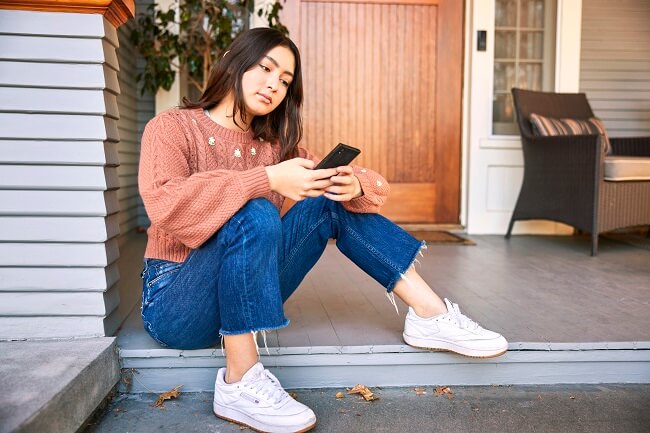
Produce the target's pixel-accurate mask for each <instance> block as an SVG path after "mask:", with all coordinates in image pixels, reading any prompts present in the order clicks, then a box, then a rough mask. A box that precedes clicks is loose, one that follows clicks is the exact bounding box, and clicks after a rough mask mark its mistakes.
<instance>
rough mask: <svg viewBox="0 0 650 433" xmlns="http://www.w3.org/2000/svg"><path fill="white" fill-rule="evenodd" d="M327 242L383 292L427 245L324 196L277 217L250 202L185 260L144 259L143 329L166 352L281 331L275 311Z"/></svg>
mask: <svg viewBox="0 0 650 433" xmlns="http://www.w3.org/2000/svg"><path fill="white" fill-rule="evenodd" d="M329 239H336V245H337V247H338V248H339V250H341V252H342V253H343V254H344V255H345V256H347V257H348V258H349V259H350V260H352V262H354V263H355V264H356V265H357V266H359V267H360V268H361V269H362V270H364V271H365V272H366V273H367V274H368V275H370V276H371V277H372V278H374V279H375V280H376V281H378V282H379V283H380V284H381V285H382V286H384V287H385V288H386V289H387V292H389V293H390V292H391V291H392V290H393V287H394V286H395V283H396V282H397V281H398V280H399V278H401V276H402V275H403V274H404V273H405V272H406V271H407V270H408V268H409V266H410V265H411V264H412V262H413V261H414V260H415V258H416V255H417V253H418V252H419V251H420V248H421V247H422V246H423V244H424V243H423V242H420V241H417V240H416V239H415V238H414V237H412V236H411V235H410V234H408V233H407V232H406V231H404V230H402V229H401V228H400V227H399V226H397V225H395V224H394V223H393V222H391V221H389V220H388V219H386V218H384V217H383V216H381V215H378V214H357V213H352V212H349V211H347V210H346V209H345V208H343V206H342V205H341V204H340V203H338V202H335V201H332V200H328V199H326V198H325V197H319V198H308V199H305V200H302V201H300V202H298V203H296V204H295V205H294V206H293V207H292V208H291V209H290V210H289V212H287V213H286V215H284V217H282V218H280V213H279V211H278V209H277V208H276V207H275V206H274V205H273V204H272V203H271V202H270V201H268V200H266V199H254V200H251V201H249V202H248V203H247V204H246V205H245V206H244V207H243V208H241V209H240V210H239V211H238V212H237V213H236V214H235V215H234V216H233V217H232V218H230V220H228V222H227V223H226V224H224V225H223V226H222V227H221V229H219V231H217V232H216V233H215V234H214V235H213V236H212V237H211V238H210V239H209V240H207V241H206V242H205V243H204V244H203V245H201V247H199V248H197V249H195V250H192V251H191V252H190V254H189V256H188V257H187V259H185V261H184V262H183V263H176V262H171V261H166V260H160V259H145V261H144V270H143V272H142V279H143V291H142V318H143V321H144V326H145V329H146V330H147V332H148V333H149V335H151V336H152V337H153V338H154V339H155V340H156V341H158V342H159V343H160V344H162V345H163V346H166V347H171V348H176V349H198V348H205V347H211V346H215V345H216V344H217V343H218V342H219V336H220V335H234V334H243V333H248V332H252V331H269V330H274V329H279V328H282V327H285V326H287V325H288V324H289V321H288V320H287V318H286V317H285V316H284V311H283V309H282V304H283V303H284V301H286V300H287V298H289V296H291V294H292V293H293V292H294V291H295V290H296V288H297V287H298V285H299V284H300V282H301V281H302V280H303V278H304V277H305V275H306V274H307V272H308V271H309V270H310V269H311V268H312V267H313V266H314V265H315V264H316V262H317V261H318V259H319V258H320V256H321V255H322V254H323V251H324V250H325V246H326V245H327V241H328V240H329Z"/></svg>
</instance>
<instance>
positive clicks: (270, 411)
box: [212, 362, 316, 433]
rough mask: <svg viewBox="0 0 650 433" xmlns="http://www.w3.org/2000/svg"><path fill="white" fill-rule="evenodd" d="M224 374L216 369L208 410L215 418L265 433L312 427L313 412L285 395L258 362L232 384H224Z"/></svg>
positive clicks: (222, 369)
mask: <svg viewBox="0 0 650 433" xmlns="http://www.w3.org/2000/svg"><path fill="white" fill-rule="evenodd" d="M225 374H226V369H225V368H220V369H219V372H218V373H217V380H216V382H215V385H214V402H213V404H212V408H213V410H214V413H215V415H217V416H218V417H219V418H224V419H227V420H228V421H234V422H236V423H238V424H243V425H246V426H248V427H250V428H252V429H253V430H257V431H260V432H268V433H285V432H286V433H298V432H306V431H308V430H311V429H312V428H314V426H315V425H316V415H315V414H314V412H313V411H312V410H311V409H310V408H308V407H307V406H305V405H304V404H302V403H299V402H297V401H296V400H294V399H293V398H292V397H291V396H290V395H289V394H287V392H286V391H285V390H284V388H282V385H280V382H279V381H278V379H277V378H276V377H275V376H274V375H273V374H271V372H270V371H268V370H265V369H264V366H263V365H262V364H261V363H259V362H258V363H257V364H255V365H254V366H252V367H251V368H250V370H248V371H247V372H246V374H245V375H244V377H242V379H241V380H240V381H239V382H236V383H226V381H225Z"/></svg>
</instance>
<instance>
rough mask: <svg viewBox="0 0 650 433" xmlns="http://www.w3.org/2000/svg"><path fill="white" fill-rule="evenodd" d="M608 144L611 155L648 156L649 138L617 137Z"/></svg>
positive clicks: (649, 148)
mask: <svg viewBox="0 0 650 433" xmlns="http://www.w3.org/2000/svg"><path fill="white" fill-rule="evenodd" d="M609 142H610V143H611V144H612V154H613V155H622V156H650V137H618V138H610V139H609Z"/></svg>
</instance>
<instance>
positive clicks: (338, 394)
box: [336, 391, 345, 398]
mask: <svg viewBox="0 0 650 433" xmlns="http://www.w3.org/2000/svg"><path fill="white" fill-rule="evenodd" d="M343 397H345V394H343V393H342V392H341V391H339V392H337V393H336V398H343Z"/></svg>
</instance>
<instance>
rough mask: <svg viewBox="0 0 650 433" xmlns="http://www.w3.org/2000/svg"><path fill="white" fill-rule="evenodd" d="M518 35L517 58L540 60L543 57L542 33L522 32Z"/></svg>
mask: <svg viewBox="0 0 650 433" xmlns="http://www.w3.org/2000/svg"><path fill="white" fill-rule="evenodd" d="M520 35H521V39H520V42H519V58H520V59H535V60H542V58H543V56H544V33H543V32H536V31H535V32H528V31H522V32H521V33H520Z"/></svg>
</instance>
